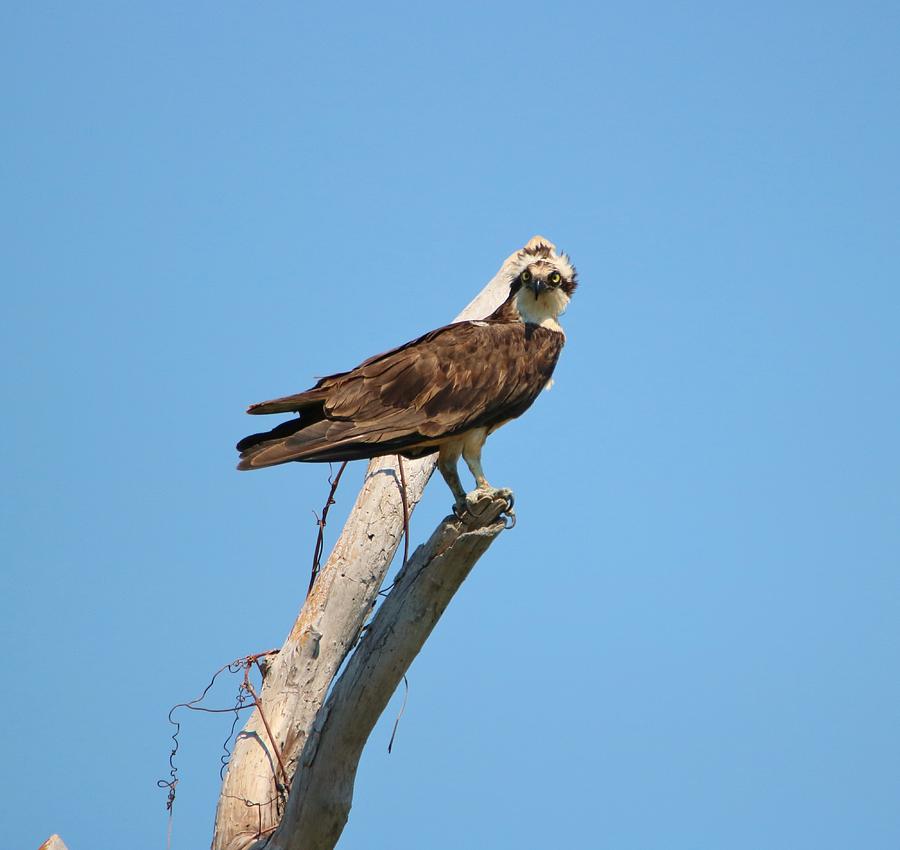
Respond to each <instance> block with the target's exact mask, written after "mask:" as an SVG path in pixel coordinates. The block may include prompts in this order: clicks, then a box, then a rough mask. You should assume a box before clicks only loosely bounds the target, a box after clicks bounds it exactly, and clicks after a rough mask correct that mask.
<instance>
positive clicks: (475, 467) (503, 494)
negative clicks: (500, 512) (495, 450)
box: [462, 428, 515, 516]
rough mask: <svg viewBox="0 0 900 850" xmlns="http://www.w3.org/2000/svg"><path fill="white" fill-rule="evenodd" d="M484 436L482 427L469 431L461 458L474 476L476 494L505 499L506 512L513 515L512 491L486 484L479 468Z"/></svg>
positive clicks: (485, 433)
mask: <svg viewBox="0 0 900 850" xmlns="http://www.w3.org/2000/svg"><path fill="white" fill-rule="evenodd" d="M486 437H487V431H486V430H485V429H484V428H479V429H477V430H475V431H472V432H470V435H468V436H467V438H466V440H465V441H464V442H463V446H462V456H463V460H464V461H465V462H466V466H468V467H469V471H470V472H471V473H472V476H473V477H474V478H475V486H476V487H477V488H478V494H479V495H487V496H489V497H490V498H492V499H493V498H495V497H499V498H501V499H505V500H506V503H507V509H506V513H508V514H509V515H510V516H513V504H514V503H515V498H514V497H513V491H512V490H510V489H509V488H508V487H491V485H490V484H488V480H487V478H485V477H484V470H483V469H482V468H481V447H482V446H483V445H484V441H485V438H486Z"/></svg>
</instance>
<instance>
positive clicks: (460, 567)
mask: <svg viewBox="0 0 900 850" xmlns="http://www.w3.org/2000/svg"><path fill="white" fill-rule="evenodd" d="M473 495H474V496H475V500H476V501H475V503H474V504H472V502H471V501H470V505H472V507H471V512H467V513H466V514H465V515H464V518H463V519H459V518H457V517H456V516H448V517H447V518H445V519H444V521H443V522H442V523H441V524H440V525H439V526H438V527H437V529H436V530H435V532H434V533H433V534H432V535H431V538H430V539H429V541H428V542H427V543H426V544H425V545H424V546H420V547H419V548H418V549H417V550H416V552H415V553H414V554H413V555H412V557H411V558H410V559H409V562H408V563H407V565H406V566H405V567H404V568H403V569H402V570H401V572H400V573H399V574H398V576H397V579H396V581H395V583H394V587H393V589H392V590H391V593H390V595H389V596H388V597H387V599H386V600H385V602H384V604H383V605H382V606H381V608H379V609H378V613H377V614H376V615H375V618H374V619H373V620H372V623H371V625H370V626H369V628H368V629H367V630H366V633H365V636H364V637H363V640H362V641H361V643H360V645H359V647H358V648H357V649H356V651H355V652H354V653H353V655H352V656H351V657H350V661H349V662H348V664H347V668H346V670H345V671H344V672H343V673H342V674H341V677H340V678H339V679H338V681H337V683H336V684H335V686H334V689H333V690H332V692H331V695H330V696H329V697H328V700H327V702H326V703H325V706H324V708H323V709H322V710H321V711H320V712H319V715H318V717H317V718H316V722H315V725H314V727H313V730H312V734H311V735H310V737H309V739H308V740H307V742H306V746H305V747H304V748H303V753H302V755H301V759H300V764H301V768H302V769H301V770H299V771H298V772H297V774H296V776H295V778H294V783H293V787H292V788H291V794H290V798H289V800H288V805H287V811H286V812H285V816H284V819H283V820H282V823H281V825H280V827H279V828H278V830H277V831H276V832H275V834H274V835H273V836H272V839H271V841H270V842H269V843H268V845H267V847H269V848H270V850H331V848H332V847H334V845H335V843H336V842H337V840H338V838H339V837H340V835H341V832H342V831H343V829H344V824H345V823H346V822H347V816H348V815H349V813H350V805H351V803H352V800H353V784H354V780H355V778H356V770H357V767H358V765H359V759H360V756H361V755H362V750H363V746H364V745H365V743H366V741H367V740H368V737H369V734H370V733H371V731H372V729H373V727H374V726H375V723H376V721H377V720H378V718H379V717H380V716H381V712H382V711H383V710H384V708H385V706H387V704H388V700H390V698H391V695H392V694H393V693H394V691H395V690H396V689H397V686H398V685H399V684H400V680H401V679H402V678H403V676H404V674H405V673H406V671H407V669H408V668H409V665H410V664H411V663H412V661H413V659H414V658H415V657H416V655H418V653H419V651H420V650H421V648H422V646H423V645H424V643H425V641H426V639H427V638H428V636H429V635H430V634H431V631H432V629H433V628H434V626H435V623H437V621H438V619H439V618H440V617H441V615H442V614H443V613H444V610H445V609H446V607H447V605H448V604H449V602H450V600H451V599H452V597H453V595H454V594H455V593H456V591H457V590H458V589H459V587H460V585H461V584H462V583H463V581H464V580H465V578H466V576H468V574H469V572H470V571H471V569H472V567H473V566H474V565H475V562H476V561H477V560H478V558H480V557H481V555H482V554H483V553H484V552H485V551H486V550H487V548H488V546H490V545H491V543H492V542H493V541H494V539H495V538H496V537H497V535H498V534H499V533H500V532H501V531H502V530H503V529H504V527H505V522H504V520H503V519H502V518H500V515H501V513H502V512H503V511H504V510H505V509H506V501H505V499H502V498H497V497H494V498H490V497H487V498H481V499H479V498H478V495H477V494H473ZM470 499H471V497H470Z"/></svg>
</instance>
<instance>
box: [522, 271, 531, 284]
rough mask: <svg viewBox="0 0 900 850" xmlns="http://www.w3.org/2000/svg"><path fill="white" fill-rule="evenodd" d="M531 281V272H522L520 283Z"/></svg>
mask: <svg viewBox="0 0 900 850" xmlns="http://www.w3.org/2000/svg"><path fill="white" fill-rule="evenodd" d="M529 280H531V272H530V271H528V269H525V271H523V272H522V283H528V281H529Z"/></svg>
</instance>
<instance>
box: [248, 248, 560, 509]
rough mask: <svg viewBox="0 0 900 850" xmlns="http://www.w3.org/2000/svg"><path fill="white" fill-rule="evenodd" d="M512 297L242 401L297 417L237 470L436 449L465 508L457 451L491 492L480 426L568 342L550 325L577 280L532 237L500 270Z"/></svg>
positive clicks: (258, 444)
mask: <svg viewBox="0 0 900 850" xmlns="http://www.w3.org/2000/svg"><path fill="white" fill-rule="evenodd" d="M508 269H509V273H510V285H509V295H508V297H507V298H506V300H505V301H504V302H503V303H502V304H501V305H500V306H499V307H498V308H497V309H496V310H494V312H493V313H491V314H490V315H489V316H487V317H486V318H484V319H483V320H481V321H463V322H455V323H453V324H450V325H445V326H444V327H442V328H438V329H437V330H433V331H431V332H429V333H427V334H425V335H424V336H420V337H419V338H418V339H414V340H413V341H412V342H408V343H406V344H405V345H401V346H400V347H399V348H394V349H391V350H390V351H387V352H385V353H383V354H378V355H376V356H375V357H370V358H369V359H368V360H366V361H364V362H363V363H361V364H360V365H359V366H357V367H356V368H355V369H351V370H350V371H349V372H338V373H336V374H334V375H329V376H328V377H325V378H322V379H321V380H320V381H319V382H318V383H317V384H316V385H315V386H314V387H312V388H311V389H308V390H306V391H305V392H301V393H297V394H296V395H289V396H284V397H283V398H276V399H273V400H272V401H263V402H260V403H259V404H254V405H251V406H250V407H249V408H248V409H247V412H248V413H252V414H261V413H295V414H297V417H296V418H294V419H290V420H288V421H286V422H282V423H281V424H280V425H277V426H275V427H274V428H273V429H272V430H271V431H266V432H263V433H260V434H251V435H250V436H248V437H244V439H243V440H241V441H240V442H239V443H238V444H237V449H238V451H239V452H240V453H241V459H240V463H239V464H238V469H259V468H261V467H265V466H274V465H276V464H280V463H287V462H288V461H312V462H325V461H344V460H357V459H361V458H373V457H379V456H381V455H392V454H399V455H402V456H403V457H406V458H418V457H423V456H424V455H429V454H434V453H435V452H437V455H438V458H437V465H438V469H440V471H441V474H442V475H443V477H444V480H445V481H446V482H447V484H448V485H449V487H450V490H451V491H452V492H453V497H454V500H455V505H454V509H455V510H456V511H457V512H458V513H461V512H462V511H464V510H465V508H466V492H465V490H464V489H463V486H462V483H461V482H460V479H459V473H458V471H457V464H458V461H459V458H460V455H461V456H462V458H463V459H464V460H465V462H466V464H467V465H468V467H469V470H470V471H471V472H472V475H473V476H474V477H475V483H476V485H477V488H478V490H479V491H487V492H489V493H491V494H499V495H501V496H504V497H506V498H507V499H508V500H509V501H510V505H511V504H512V493H511V492H510V491H509V490H506V489H501V490H494V488H492V487H491V486H490V485H489V484H488V482H487V479H486V478H485V475H484V471H483V470H482V468H481V448H482V446H483V445H484V441H485V439H486V438H487V436H488V435H489V434H491V433H492V432H493V431H495V430H497V428H499V427H500V426H501V425H504V424H505V423H507V422H509V421H510V420H511V419H515V418H516V417H517V416H521V415H522V414H523V413H524V412H525V411H526V410H527V409H528V408H529V407H531V404H532V402H534V400H535V399H536V398H537V396H538V395H539V393H540V392H541V390H542V389H544V388H545V387H548V386H549V384H550V383H551V376H552V375H553V369H554V367H555V366H556V361H557V359H558V358H559V353H560V351H561V350H562V347H563V343H564V342H565V339H566V337H565V334H564V333H563V330H562V328H561V327H560V325H559V322H558V321H557V319H558V317H559V315H560V314H561V313H562V312H563V310H565V309H566V306H567V305H568V303H569V299H570V298H571V297H572V293H573V292H574V291H575V287H576V286H577V285H578V284H577V279H576V273H575V269H574V267H573V266H572V264H571V263H570V262H569V258H568V257H567V256H566V255H565V254H561V253H557V251H556V249H555V248H554V247H553V246H552V245H548V244H546V243H545V242H543V241H542V240H540V239H539V238H538V239H533V240H532V241H531V242H529V243H528V245H526V246H525V248H523V249H522V250H521V251H519V252H518V253H517V254H516V255H515V256H514V258H513V262H512V263H511V264H510V265H509V266H508Z"/></svg>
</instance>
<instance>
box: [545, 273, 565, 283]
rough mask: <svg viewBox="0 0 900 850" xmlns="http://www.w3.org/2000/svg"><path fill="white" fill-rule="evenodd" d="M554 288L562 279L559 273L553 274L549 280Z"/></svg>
mask: <svg viewBox="0 0 900 850" xmlns="http://www.w3.org/2000/svg"><path fill="white" fill-rule="evenodd" d="M547 280H549V281H550V283H552V284H553V285H554V286H556V284H558V283H559V282H560V281H561V280H562V278H561V277H560V276H559V272H551V274H550V277H548V278H547Z"/></svg>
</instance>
